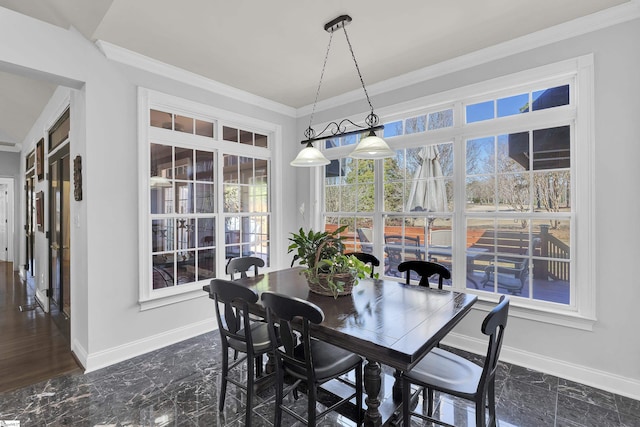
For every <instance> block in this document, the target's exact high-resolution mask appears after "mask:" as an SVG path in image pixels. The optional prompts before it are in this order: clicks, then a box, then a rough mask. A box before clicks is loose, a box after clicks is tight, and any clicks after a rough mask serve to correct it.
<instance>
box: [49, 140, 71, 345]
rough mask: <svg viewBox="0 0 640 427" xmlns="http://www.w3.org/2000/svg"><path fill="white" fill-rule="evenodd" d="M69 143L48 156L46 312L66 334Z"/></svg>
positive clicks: (68, 310)
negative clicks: (47, 309) (47, 287)
mask: <svg viewBox="0 0 640 427" xmlns="http://www.w3.org/2000/svg"><path fill="white" fill-rule="evenodd" d="M70 175H71V174H70V161H69V144H66V145H64V146H62V147H60V149H58V150H56V151H55V153H53V154H52V155H50V156H49V221H50V224H49V299H50V308H51V309H50V313H51V316H52V318H53V320H54V322H55V323H56V324H57V325H58V327H59V328H60V330H61V331H62V332H63V334H65V335H66V336H67V337H69V336H70V335H69V333H70V329H69V328H70V326H69V324H70V322H69V319H70V317H71V298H70V297H71V292H70V283H71V280H70V279H71V278H70V272H71V250H70V243H71V238H70V223H71V221H70V212H69V208H70V186H71V182H70Z"/></svg>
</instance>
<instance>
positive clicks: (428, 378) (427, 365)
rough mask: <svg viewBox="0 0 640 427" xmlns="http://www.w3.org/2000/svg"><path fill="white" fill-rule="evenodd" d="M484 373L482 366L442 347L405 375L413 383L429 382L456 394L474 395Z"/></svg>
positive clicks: (431, 352) (435, 387) (433, 385)
mask: <svg viewBox="0 0 640 427" xmlns="http://www.w3.org/2000/svg"><path fill="white" fill-rule="evenodd" d="M481 375H482V367H480V366H478V365H476V364H475V363H473V362H470V361H469V360H467V359H464V358H462V357H460V356H458V355H457V354H453V353H451V352H448V351H446V350H443V349H441V348H437V347H436V348H434V349H433V350H431V351H430V352H429V353H428V354H427V355H426V356H425V357H424V358H423V359H422V360H421V361H420V362H418V364H417V365H416V366H415V367H414V368H413V369H412V370H411V371H409V372H405V373H404V376H405V377H407V378H409V379H410V381H411V382H412V383H418V384H420V383H422V384H429V385H430V387H431V388H434V389H436V390H437V389H444V390H448V391H449V392H454V393H455V394H465V395H473V394H474V393H475V392H476V389H477V387H478V384H479V382H480V376H481Z"/></svg>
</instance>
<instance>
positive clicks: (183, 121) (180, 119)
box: [175, 114, 193, 134]
mask: <svg viewBox="0 0 640 427" xmlns="http://www.w3.org/2000/svg"><path fill="white" fill-rule="evenodd" d="M175 119H176V122H175V127H176V129H175V130H177V131H178V132H185V133H191V134H193V119H192V118H191V117H184V116H179V115H177V114H176V116H175Z"/></svg>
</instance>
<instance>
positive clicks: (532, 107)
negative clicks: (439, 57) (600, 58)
mask: <svg viewBox="0 0 640 427" xmlns="http://www.w3.org/2000/svg"><path fill="white" fill-rule="evenodd" d="M579 64H580V65H579ZM591 70H592V59H591V57H583V58H577V59H576V60H570V61H565V62H563V63H558V64H552V65H549V66H547V67H542V68H540V69H536V70H531V71H530V72H529V74H530V76H531V77H530V79H531V80H530V82H528V81H527V73H520V74H518V75H514V76H508V77H504V78H501V79H496V80H493V81H489V82H485V83H482V84H477V85H474V86H470V87H466V88H461V89H458V90H455V91H452V92H451V94H449V95H450V96H447V99H452V100H453V101H452V102H451V103H450V104H449V105H440V106H439V105H430V104H429V102H430V100H429V98H424V99H422V100H416V101H412V103H411V104H410V105H411V106H412V108H407V106H406V105H403V106H398V111H404V113H401V114H399V115H397V116H391V115H390V116H388V117H387V118H386V119H387V122H386V123H385V129H384V137H385V138H386V139H387V142H388V143H389V145H390V146H391V147H392V148H393V149H395V150H396V156H395V157H393V158H390V159H384V160H376V161H364V162H363V161H357V160H353V159H349V158H347V157H344V156H346V155H347V154H346V151H345V150H341V149H340V147H341V146H342V145H344V144H343V143H341V142H339V143H331V144H329V143H327V144H326V146H325V147H324V148H325V154H326V155H327V157H328V158H329V159H330V160H332V161H331V164H330V165H328V166H326V167H325V168H324V201H325V203H324V206H325V209H324V212H323V215H324V217H323V219H324V223H325V227H326V229H335V228H337V227H339V226H341V225H348V228H347V230H346V231H345V236H346V237H347V241H348V242H349V245H350V249H351V248H353V249H355V250H362V251H365V252H371V253H374V254H375V255H376V256H378V257H379V258H380V259H382V258H384V275H385V276H387V277H399V276H400V273H399V272H398V271H397V266H398V264H399V263H400V262H402V261H405V260H409V259H423V260H432V261H437V262H441V263H443V264H445V265H447V266H448V267H450V268H451V269H452V272H453V280H452V281H450V282H449V283H447V285H449V286H453V287H454V288H457V289H465V290H466V291H469V292H474V293H477V294H478V295H480V296H481V297H486V298H487V299H492V297H491V295H496V294H508V295H510V296H511V297H512V301H513V302H514V305H515V306H519V307H523V308H526V309H527V310H529V311H528V312H527V311H526V310H525V311H523V313H525V312H526V313H529V314H531V313H534V312H538V313H540V312H545V313H556V314H567V315H568V316H569V317H565V318H564V319H569V318H571V319H572V320H567V324H571V325H572V326H576V327H585V325H587V324H588V321H589V320H590V319H593V316H594V314H595V311H594V306H593V295H594V292H593V291H594V288H593V283H592V279H591V278H590V277H589V274H587V273H586V272H588V271H589V268H588V267H585V268H584V270H582V271H585V273H582V277H581V280H577V276H578V274H577V272H580V271H581V270H580V269H578V268H577V266H578V264H580V265H581V266H588V265H590V264H591V263H592V262H593V260H590V259H589V253H590V251H589V250H583V251H582V252H579V253H576V250H575V248H576V247H578V246H577V242H578V241H580V242H582V244H584V245H585V246H584V247H585V248H587V247H589V246H590V245H591V244H592V242H591V239H592V237H593V230H592V229H589V228H588V227H586V226H585V224H589V223H590V222H591V221H590V220H589V218H590V215H591V207H590V206H589V204H588V200H589V197H581V198H580V199H578V198H577V197H576V194H577V193H580V194H585V195H586V194H588V193H589V192H591V191H592V185H591V182H590V180H591V175H590V174H589V167H587V166H583V167H581V168H579V169H577V168H576V164H578V163H580V164H581V165H588V164H590V160H589V156H590V154H588V153H589V152H590V151H591V150H590V149H589V148H588V146H589V145H590V144H591V135H590V132H589V130H588V129H589V126H588V124H585V123H584V122H586V121H588V120H589V115H588V112H589V111H591V108H592V107H591V102H592V101H591V98H590V86H589V83H588V82H589V79H590V78H591ZM578 82H583V84H582V85H579V84H578ZM579 90H580V91H581V97H580V102H581V104H580V105H577V104H576V100H577V99H578V98H577V97H576V95H575V94H576V93H577V92H578V91H579ZM477 94H481V95H477ZM439 98H440V99H443V97H442V96H440V97H439ZM579 111H583V112H584V114H583V116H580V115H579V114H578V112H579ZM578 117H584V121H583V122H581V123H578ZM576 146H580V147H582V148H581V149H580V150H576ZM578 171H579V172H578ZM576 200H580V201H581V203H580V204H578V203H577V202H576ZM578 216H580V217H581V218H583V220H582V221H581V222H580V223H577V222H576V218H577V217H578ZM578 224H581V225H580V227H581V228H580V229H581V230H583V232H584V233H580V231H579V225H578ZM580 247H582V246H580ZM460 260H462V261H460ZM578 286H579V287H580V290H579V291H578ZM494 298H495V297H494ZM576 314H577V316H576ZM549 316H551V314H550V315H549ZM551 317H553V316H551ZM549 318H550V317H549ZM576 318H580V319H585V322H580V321H574V320H575V319H576ZM572 322H573V323H572ZM586 327H587V328H588V327H590V326H586Z"/></svg>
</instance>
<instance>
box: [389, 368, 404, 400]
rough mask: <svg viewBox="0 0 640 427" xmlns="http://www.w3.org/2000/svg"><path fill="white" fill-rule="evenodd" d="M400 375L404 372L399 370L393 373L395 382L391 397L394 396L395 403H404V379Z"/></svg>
mask: <svg viewBox="0 0 640 427" xmlns="http://www.w3.org/2000/svg"><path fill="white" fill-rule="evenodd" d="M400 375H402V371H400V370H398V369H396V370H395V372H394V373H393V378H394V379H395V381H394V382H393V389H392V393H391V395H392V396H393V401H394V402H402V379H401V378H400Z"/></svg>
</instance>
